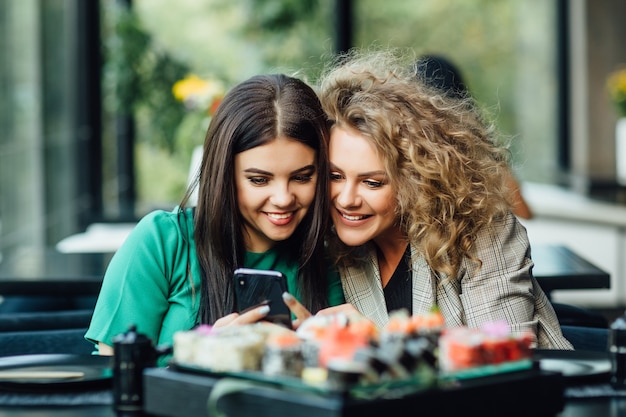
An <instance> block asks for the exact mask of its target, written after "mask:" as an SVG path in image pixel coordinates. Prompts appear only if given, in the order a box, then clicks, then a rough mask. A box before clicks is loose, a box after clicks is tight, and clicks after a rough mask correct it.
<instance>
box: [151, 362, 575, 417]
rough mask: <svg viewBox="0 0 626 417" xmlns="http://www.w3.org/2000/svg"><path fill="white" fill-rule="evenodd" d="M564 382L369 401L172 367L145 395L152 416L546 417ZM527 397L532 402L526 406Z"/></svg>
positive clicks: (531, 375)
mask: <svg viewBox="0 0 626 417" xmlns="http://www.w3.org/2000/svg"><path fill="white" fill-rule="evenodd" d="M564 381H565V379H564V377H563V376H562V374H561V373H559V372H549V371H542V370H541V369H539V368H537V367H533V368H531V369H527V370H521V371H518V372H507V373H500V374H495V375H492V376H484V377H480V378H469V379H458V380H456V379H450V380H447V381H445V383H442V384H439V385H438V386H434V387H430V388H427V389H422V390H418V391H417V392H412V393H409V394H406V395H401V396H399V397H398V398H382V397H376V398H373V399H363V398H355V397H352V396H350V395H345V393H337V392H326V393H324V392H313V391H312V390H308V391H307V390H302V389H300V388H301V387H298V386H293V387H292V386H290V385H289V384H282V383H281V384H276V383H267V382H263V381H254V380H250V379H248V380H245V379H241V378H236V377H235V378H233V377H230V376H224V377H219V376H209V375H204V374H201V373H194V372H181V371H180V370H177V369H174V368H173V367H170V368H150V369H147V370H146V371H145V372H144V390H145V392H144V393H145V411H146V412H147V413H149V414H151V415H155V416H170V417H179V416H180V417H183V416H185V417H186V416H190V415H193V416H212V417H213V416H215V415H216V413H215V408H211V407H216V408H217V409H218V410H219V411H220V412H223V413H225V414H226V415H229V416H230V415H236V416H238V417H247V416H250V417H263V416H268V417H270V416H272V417H273V416H281V415H285V416H290V417H339V416H342V417H351V416H354V417H367V416H376V417H380V416H381V415H393V416H394V417H409V416H410V417H415V416H416V415H417V414H416V413H418V411H419V413H418V414H419V415H436V416H438V417H447V416H450V417H458V416H459V415H463V416H474V415H476V416H481V417H490V416H492V417H502V416H508V417H539V416H544V417H545V416H553V415H556V414H557V413H558V412H560V411H561V410H562V409H563V406H564V395H563V394H564V389H565V384H564ZM229 384H230V385H229ZM226 386H228V388H227V389H225V388H224V387H226ZM216 392H220V393H221V394H220V395H219V398H217V399H215V398H213V397H215V395H213V397H211V393H213V394H215V393H216ZM523 398H526V399H528V398H530V399H532V401H520V399H523Z"/></svg>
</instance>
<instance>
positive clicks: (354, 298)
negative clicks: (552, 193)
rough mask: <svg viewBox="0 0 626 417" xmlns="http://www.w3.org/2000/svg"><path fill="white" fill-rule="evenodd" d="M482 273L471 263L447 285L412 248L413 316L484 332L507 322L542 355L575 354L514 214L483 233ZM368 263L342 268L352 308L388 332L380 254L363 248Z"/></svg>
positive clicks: (479, 240) (479, 238) (478, 240)
mask: <svg viewBox="0 0 626 417" xmlns="http://www.w3.org/2000/svg"><path fill="white" fill-rule="evenodd" d="M475 247H476V255H477V257H478V258H479V259H480V260H481V261H482V267H481V268H480V269H478V270H476V266H475V265H474V264H472V263H471V262H470V261H468V260H467V259H465V260H464V261H463V263H462V265H461V268H460V270H459V275H458V278H456V279H452V280H444V279H442V278H441V277H440V276H439V275H438V274H437V273H435V272H434V271H433V270H431V269H430V267H429V266H428V264H427V263H426V260H425V259H424V257H423V256H419V257H416V255H417V253H416V250H415V248H411V254H412V259H414V261H413V264H412V269H413V283H412V288H413V297H412V300H413V314H419V313H425V312H428V311H429V310H430V309H431V307H433V305H437V306H438V307H439V309H440V310H441V312H442V314H443V316H444V318H445V322H446V326H448V327H454V326H461V325H464V326H469V327H478V326H480V325H481V324H483V323H486V322H492V321H496V320H505V321H506V322H507V323H509V325H510V327H511V330H512V331H513V332H514V333H515V334H520V333H521V332H523V331H527V330H531V331H532V332H533V333H534V334H535V335H536V344H535V347H537V348H540V349H573V347H572V345H571V343H569V341H568V340H567V339H565V338H564V337H563V335H562V333H561V328H560V325H559V322H558V319H557V317H556V314H555V312H554V309H553V308H552V305H551V304H550V301H549V300H548V298H547V297H546V295H545V293H544V292H543V290H542V289H541V288H540V287H539V284H538V282H537V280H536V279H535V277H533V275H532V267H533V265H534V264H533V262H532V260H531V257H530V244H529V242H528V236H527V234H526V229H525V228H524V226H523V225H522V224H521V223H520V222H519V221H518V220H517V218H516V217H515V216H514V215H513V214H511V213H509V214H508V215H507V216H504V217H503V218H501V219H499V220H496V222H495V223H494V227H493V229H492V230H491V231H490V230H484V231H483V232H481V233H480V234H479V235H478V236H477V238H476V241H475ZM362 249H363V250H364V251H365V254H366V255H365V259H364V261H363V262H362V263H359V264H358V265H355V266H349V267H346V266H340V267H339V271H340V274H341V281H342V285H343V291H344V294H345V297H346V302H348V303H350V304H352V305H353V306H354V307H356V309H357V310H359V311H360V312H361V313H362V314H363V315H365V316H366V317H368V318H369V319H370V320H372V321H374V322H375V323H376V324H377V325H378V326H383V325H384V324H385V323H387V321H388V320H389V315H388V313H387V306H386V304H385V296H384V293H383V288H382V284H381V280H380V271H379V269H378V261H377V257H376V249H375V247H374V245H373V244H372V243H371V242H370V243H368V244H366V245H365V246H364V247H363V248H362Z"/></svg>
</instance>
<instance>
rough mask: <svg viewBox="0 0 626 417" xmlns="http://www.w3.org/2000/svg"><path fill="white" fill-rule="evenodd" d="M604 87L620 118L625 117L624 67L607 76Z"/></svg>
mask: <svg viewBox="0 0 626 417" xmlns="http://www.w3.org/2000/svg"><path fill="white" fill-rule="evenodd" d="M606 86H607V89H608V91H609V95H610V96H611V100H612V101H613V104H614V105H615V106H616V108H617V111H618V112H619V114H620V116H621V117H626V66H624V67H621V68H619V69H618V70H616V71H614V72H612V73H611V74H609V77H608V78H607V81H606Z"/></svg>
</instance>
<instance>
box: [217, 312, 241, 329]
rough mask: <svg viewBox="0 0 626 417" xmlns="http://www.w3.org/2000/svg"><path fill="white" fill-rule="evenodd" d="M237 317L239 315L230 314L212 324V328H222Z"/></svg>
mask: <svg viewBox="0 0 626 417" xmlns="http://www.w3.org/2000/svg"><path fill="white" fill-rule="evenodd" d="M238 317H239V313H231V314H229V315H227V316H224V317H221V318H219V319H217V320H216V321H215V323H213V327H224V326H228V325H229V324H231V323H232V322H233V321H235V320H236V319H237V318H238Z"/></svg>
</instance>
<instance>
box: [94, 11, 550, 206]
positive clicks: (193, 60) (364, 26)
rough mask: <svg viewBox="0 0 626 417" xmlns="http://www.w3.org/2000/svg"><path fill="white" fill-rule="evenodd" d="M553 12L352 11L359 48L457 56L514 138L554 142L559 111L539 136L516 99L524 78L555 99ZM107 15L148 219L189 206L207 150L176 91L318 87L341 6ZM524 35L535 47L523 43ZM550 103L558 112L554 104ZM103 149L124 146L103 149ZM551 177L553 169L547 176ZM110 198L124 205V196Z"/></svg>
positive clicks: (114, 91) (111, 98) (114, 106)
mask: <svg viewBox="0 0 626 417" xmlns="http://www.w3.org/2000/svg"><path fill="white" fill-rule="evenodd" d="M553 3H554V2H552V1H543V0H526V1H524V2H519V1H515V0H502V1H493V0H472V1H458V0H456V1H455V0H432V1H429V0H420V1H406V0H387V1H385V2H384V3H381V2H378V1H374V0H358V1H355V2H354V9H353V11H352V13H353V16H354V35H353V43H354V45H355V46H357V47H372V46H375V47H387V46H392V47H400V48H408V49H409V50H411V51H413V53H414V54H415V55H416V57H417V56H418V55H420V54H422V53H438V54H443V55H445V56H447V57H449V58H450V59H452V60H453V61H454V62H455V63H457V64H458V65H459V66H460V67H461V69H462V71H463V74H464V76H465V78H466V81H467V84H468V85H469V87H470V89H471V91H472V93H473V94H474V95H475V97H476V98H477V99H478V102H479V103H481V104H482V105H483V106H484V107H485V111H487V112H488V113H489V114H490V115H491V116H493V117H494V119H496V120H497V124H498V127H499V128H500V130H501V132H502V134H503V136H504V137H511V138H513V137H516V138H517V137H522V136H525V137H532V138H534V141H535V142H536V143H541V142H546V143H551V142H552V140H551V139H549V137H555V136H556V132H555V130H556V127H555V125H554V122H553V121H551V119H550V118H551V115H554V110H551V111H548V112H545V111H541V110H540V111H537V112H535V114H534V115H532V117H534V120H533V123H532V125H527V126H523V125H522V124H521V120H523V119H524V117H526V116H525V115H524V113H523V111H522V110H521V108H522V103H523V102H524V99H523V96H520V95H516V90H517V89H519V87H520V83H523V80H524V76H523V74H520V73H519V72H518V69H521V70H522V71H525V72H527V73H528V75H530V77H533V78H535V83H536V86H537V87H541V86H542V85H548V86H549V89H552V90H554V89H555V88H556V87H555V86H554V73H555V71H554V66H555V65H556V63H555V62H554V59H553V56H554V53H553V50H551V48H554V44H553V43H550V42H545V39H546V37H548V36H549V35H550V31H552V30H553V28H552V25H551V24H550V23H551V20H550V19H553V18H554V4H553ZM102 4H103V6H105V7H104V11H105V13H104V17H105V22H107V23H106V24H105V25H104V33H105V34H106V36H105V38H104V39H105V44H104V45H105V62H106V65H105V67H104V68H105V72H104V77H103V79H104V87H105V88H104V94H105V97H106V100H105V103H107V104H108V106H107V108H106V110H107V111H108V112H109V114H110V115H111V114H114V113H115V112H117V113H119V112H120V110H121V111H132V113H133V115H134V117H135V121H136V169H137V171H136V175H137V177H136V181H137V197H138V201H137V204H138V205H137V207H138V210H139V211H140V212H145V211H148V210H149V209H151V208H153V207H155V206H160V205H171V204H174V203H175V202H176V201H178V200H179V199H180V197H181V196H182V194H183V192H184V188H185V186H186V181H187V176H188V168H189V157H190V154H191V149H192V148H193V147H194V146H197V145H201V144H202V142H203V140H204V132H205V125H203V120H202V118H198V115H197V113H194V112H189V111H186V110H185V108H184V106H182V105H181V103H180V102H179V101H176V100H175V99H174V98H173V96H172V94H171V87H172V85H173V84H174V83H175V82H176V81H177V80H179V79H181V78H183V77H184V76H186V75H187V74H189V73H194V74H198V76H200V77H202V78H205V79H215V80H219V81H221V82H223V83H224V85H225V86H226V87H227V88H228V87H230V86H232V85H233V84H235V83H238V82H240V81H242V80H243V79H245V78H247V77H249V76H251V75H254V74H257V73H262V72H276V71H280V72H287V73H291V74H296V75H298V76H300V77H301V78H304V79H306V80H308V81H310V82H314V81H315V79H316V77H317V75H319V71H320V69H321V66H322V65H323V62H324V59H325V58H327V57H328V56H329V55H331V54H332V53H333V47H334V44H333V36H334V30H335V29H334V24H335V21H336V16H335V15H334V13H335V8H334V2H333V1H331V0H241V1H230V0H204V1H197V0H177V1H175V2H174V1H172V0H134V1H133V2H132V7H131V8H128V7H125V5H124V4H123V3H120V2H119V1H113V0H110V1H104V0H103V2H102ZM525 16H526V21H524V20H523V19H524V17H525ZM531 17H532V19H531ZM524 25H529V26H524ZM525 34H530V35H531V36H534V37H535V38H536V40H535V41H533V39H532V37H531V38H530V39H526V40H524V36H525ZM525 44H526V45H527V46H528V45H531V46H532V47H533V54H534V56H535V59H533V60H532V61H525V60H524V54H523V51H520V48H521V47H524V45H525ZM520 63H522V64H523V65H520ZM533 74H534V75H533ZM541 103H543V104H542V105H540V107H541V106H555V99H554V98H552V99H550V98H547V99H546V100H544V101H541ZM536 106H537V103H535V107H536ZM109 118H111V116H109ZM109 125H111V124H109ZM532 126H535V127H536V128H535V129H532ZM531 129H532V130H534V131H532V130H531ZM113 133H114V132H112V131H109V134H113ZM542 135H543V136H544V138H541V136H542ZM537 136H539V137H537ZM544 139H545V140H544ZM518 142H520V141H519V140H517V139H515V140H513V141H512V149H513V150H514V154H515V155H516V161H517V162H518V164H519V165H520V166H524V165H526V163H527V162H528V161H527V160H526V157H525V156H523V154H522V153H520V149H522V148H523V147H525V145H524V146H523V145H521V144H520V143H518ZM104 143H114V140H112V139H110V140H106V138H105V140H104ZM552 169H554V167H553V166H547V167H543V172H544V173H543V175H544V176H545V175H548V174H549V171H550V170H552ZM522 171H523V170H522ZM534 171H535V172H537V171H536V170H534ZM110 172H111V174H110V175H111V180H110V181H109V183H111V184H114V183H115V178H114V177H115V172H114V171H110ZM529 172H533V170H532V169H531V170H529ZM519 175H520V176H525V174H524V173H523V172H520V173H519ZM539 175H540V176H541V175H542V174H541V171H539ZM535 179H536V178H535ZM105 192H106V191H105ZM109 192H110V194H111V196H114V194H115V188H114V187H111V188H110V191H109Z"/></svg>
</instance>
